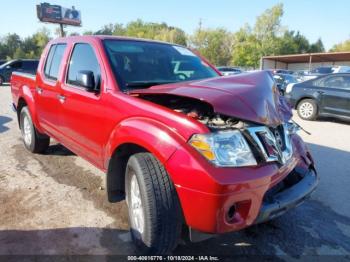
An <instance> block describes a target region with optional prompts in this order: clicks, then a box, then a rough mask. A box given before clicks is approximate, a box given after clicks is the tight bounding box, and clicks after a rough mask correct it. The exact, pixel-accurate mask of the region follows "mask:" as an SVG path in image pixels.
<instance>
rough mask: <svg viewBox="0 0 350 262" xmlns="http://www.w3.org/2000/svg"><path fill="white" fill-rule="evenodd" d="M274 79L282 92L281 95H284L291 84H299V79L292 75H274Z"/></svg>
mask: <svg viewBox="0 0 350 262" xmlns="http://www.w3.org/2000/svg"><path fill="white" fill-rule="evenodd" d="M273 78H274V79H275V81H276V84H277V88H278V90H279V91H280V93H281V95H284V93H285V91H286V88H287V86H288V85H289V84H295V83H299V81H298V79H297V78H296V77H295V76H293V75H290V74H274V75H273Z"/></svg>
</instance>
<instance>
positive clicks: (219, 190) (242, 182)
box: [165, 136, 317, 234]
mask: <svg viewBox="0 0 350 262" xmlns="http://www.w3.org/2000/svg"><path fill="white" fill-rule="evenodd" d="M292 144H293V148H294V150H293V156H292V157H291V159H290V160H289V161H287V162H286V163H285V164H284V165H282V166H281V165H279V164H278V163H274V162H273V163H267V164H265V165H259V166H254V167H241V168H217V167H214V166H213V165H211V164H210V163H209V162H208V161H206V160H205V159H204V158H201V157H196V156H197V154H198V153H197V152H196V151H191V150H194V149H192V148H191V147H190V146H188V147H186V148H179V149H178V150H177V151H176V152H175V153H174V154H173V155H172V157H171V158H170V159H169V160H168V161H167V163H166V164H165V165H166V170H167V171H168V172H169V174H170V176H171V179H172V181H173V182H174V184H175V187H176V191H177V194H178V197H179V200H180V204H181V207H182V211H183V216H184V219H185V223H186V224H187V225H188V226H189V227H190V228H191V229H192V230H196V231H200V232H204V233H209V234H221V233H226V232H232V231H238V230H241V229H243V228H246V227H248V226H250V225H253V224H255V223H260V222H263V221H266V220H268V219H271V218H273V217H276V216H278V215H280V214H282V213H283V212H285V211H287V210H288V209H290V208H292V207H294V206H296V205H298V204H300V203H301V202H302V201H303V200H305V199H306V198H307V197H308V196H309V195H310V193H311V192H312V191H313V190H314V189H315V187H316V185H317V175H316V172H315V171H313V160H312V158H311V155H310V153H309V152H308V150H307V148H306V146H305V144H304V143H303V141H302V140H301V138H300V137H299V136H293V139H292ZM185 146H186V145H185ZM295 172H297V173H299V174H301V178H302V179H299V180H297V183H293V185H292V186H290V183H289V182H288V183H289V185H287V186H286V187H284V188H283V190H278V191H276V190H274V189H275V188H276V187H277V186H279V187H280V183H281V181H284V180H286V179H287V178H288V177H291V174H294V173H295ZM271 191H273V193H276V194H273V197H272V198H271V197H270V198H269V199H266V195H267V194H269V195H271V194H270V192H271ZM232 208H234V215H232V216H230V213H232Z"/></svg>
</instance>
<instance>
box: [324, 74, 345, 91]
mask: <svg viewBox="0 0 350 262" xmlns="http://www.w3.org/2000/svg"><path fill="white" fill-rule="evenodd" d="M343 83H344V80H343V77H342V76H332V77H329V78H327V79H326V80H325V81H324V86H325V87H335V88H341V87H342V86H343Z"/></svg>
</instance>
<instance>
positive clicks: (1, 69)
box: [0, 59, 39, 85]
mask: <svg viewBox="0 0 350 262" xmlns="http://www.w3.org/2000/svg"><path fill="white" fill-rule="evenodd" d="M38 64H39V61H38V60H33V59H25V60H11V61H9V62H7V63H5V64H2V65H0V85H2V84H3V83H6V82H10V78H11V74H12V72H14V71H16V72H23V73H32V74H35V73H36V69H37V67H38Z"/></svg>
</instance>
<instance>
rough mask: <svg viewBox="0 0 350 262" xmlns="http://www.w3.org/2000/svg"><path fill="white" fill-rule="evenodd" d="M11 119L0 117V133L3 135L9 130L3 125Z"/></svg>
mask: <svg viewBox="0 0 350 262" xmlns="http://www.w3.org/2000/svg"><path fill="white" fill-rule="evenodd" d="M11 121H12V118H10V117H7V116H0V133H3V132H5V131H7V130H9V128H8V127H7V126H5V124H7V123H8V122H11Z"/></svg>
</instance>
